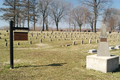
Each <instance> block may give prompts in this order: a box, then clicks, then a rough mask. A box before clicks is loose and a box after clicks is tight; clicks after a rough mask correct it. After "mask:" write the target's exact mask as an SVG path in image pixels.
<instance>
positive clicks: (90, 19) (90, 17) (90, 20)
mask: <svg viewBox="0 0 120 80" xmlns="http://www.w3.org/2000/svg"><path fill="white" fill-rule="evenodd" d="M87 23H88V24H90V27H91V29H92V32H93V26H94V15H93V14H92V13H91V12H90V11H88V12H87Z"/></svg>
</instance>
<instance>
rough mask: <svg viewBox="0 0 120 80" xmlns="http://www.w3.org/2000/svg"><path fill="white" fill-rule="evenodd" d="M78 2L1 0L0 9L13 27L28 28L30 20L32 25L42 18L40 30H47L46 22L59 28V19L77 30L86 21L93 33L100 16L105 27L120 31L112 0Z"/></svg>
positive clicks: (119, 13)
mask: <svg viewBox="0 0 120 80" xmlns="http://www.w3.org/2000/svg"><path fill="white" fill-rule="evenodd" d="M77 1H78V2H79V4H80V5H78V6H76V7H75V6H74V5H73V4H71V3H70V2H67V1H65V0H4V3H3V5H4V6H5V7H3V8H0V12H3V15H2V16H0V18H1V19H2V20H5V21H10V20H13V21H14V26H16V27H24V26H25V23H27V26H28V28H29V24H30V22H32V23H33V24H34V30H35V26H36V23H37V22H38V21H39V20H41V22H42V31H44V30H45V28H46V30H47V31H48V30H49V24H50V23H54V24H55V25H56V30H57V31H58V30H59V23H60V21H63V20H64V21H65V22H68V23H69V28H70V27H71V25H73V27H74V29H75V28H76V27H77V26H78V27H79V30H80V31H81V28H82V27H83V26H84V25H85V24H88V25H89V26H90V28H91V31H92V32H96V23H97V21H99V16H103V19H102V21H103V22H104V23H105V24H106V25H107V27H108V28H109V29H110V30H111V31H114V30H115V29H116V27H118V28H119V30H120V23H119V22H120V16H119V15H120V10H119V9H115V8H110V7H109V5H111V4H112V0H77Z"/></svg>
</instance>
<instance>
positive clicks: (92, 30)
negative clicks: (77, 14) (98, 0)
mask: <svg viewBox="0 0 120 80" xmlns="http://www.w3.org/2000/svg"><path fill="white" fill-rule="evenodd" d="M91 29H92V32H93V23H91Z"/></svg>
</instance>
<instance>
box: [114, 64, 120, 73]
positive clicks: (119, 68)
mask: <svg viewBox="0 0 120 80" xmlns="http://www.w3.org/2000/svg"><path fill="white" fill-rule="evenodd" d="M113 72H115V73H116V72H120V64H119V67H118V68H117V69H116V70H115V71H113Z"/></svg>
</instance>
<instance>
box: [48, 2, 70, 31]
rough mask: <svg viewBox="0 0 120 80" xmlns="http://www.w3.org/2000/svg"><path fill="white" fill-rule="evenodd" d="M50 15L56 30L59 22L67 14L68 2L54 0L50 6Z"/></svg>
mask: <svg viewBox="0 0 120 80" xmlns="http://www.w3.org/2000/svg"><path fill="white" fill-rule="evenodd" d="M50 10H51V11H50V12H51V13H50V15H49V16H50V17H51V18H52V19H53V20H54V22H55V24H56V28H57V31H58V24H59V22H60V21H61V20H62V19H63V18H64V17H65V16H66V15H67V13H68V11H69V4H68V3H67V2H65V1H64V0H54V1H53V2H52V3H51V6H50Z"/></svg>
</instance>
